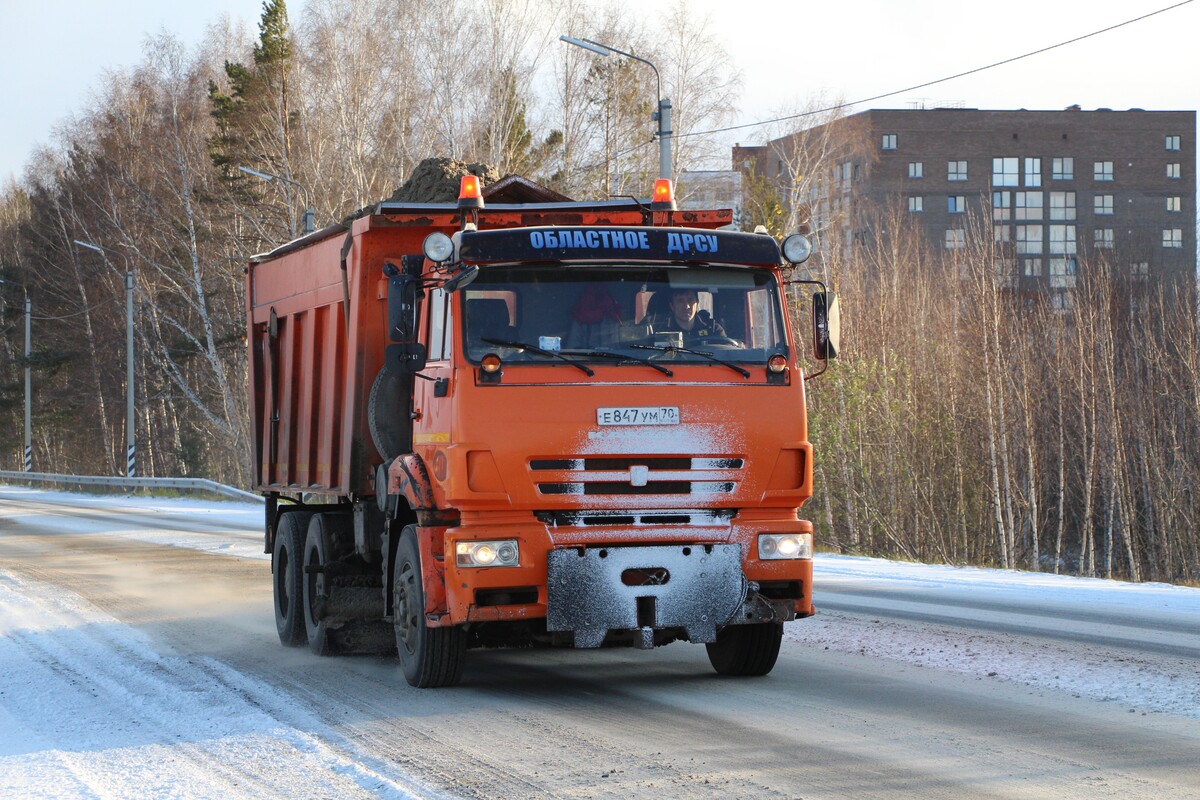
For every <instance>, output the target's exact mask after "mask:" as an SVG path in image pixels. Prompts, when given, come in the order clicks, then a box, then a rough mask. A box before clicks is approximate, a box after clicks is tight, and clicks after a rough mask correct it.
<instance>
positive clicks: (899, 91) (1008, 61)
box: [673, 0, 1192, 139]
mask: <svg viewBox="0 0 1200 800" xmlns="http://www.w3.org/2000/svg"><path fill="white" fill-rule="evenodd" d="M1191 2H1192V0H1183V2H1181V3H1176V4H1174V5H1171V6H1167V7H1166V8H1160V9H1158V10H1157V11H1151V12H1150V13H1149V14H1143V15H1142V16H1140V17H1134V18H1133V19H1128V20H1125V21H1124V22H1118V23H1117V24H1116V25H1110V26H1108V27H1107V28H1101V29H1100V30H1098V31H1092V32H1091V33H1085V34H1084V35H1082V36H1076V37H1075V38H1074V39H1067V40H1066V41H1064V42H1059V43H1058V44H1052V45H1050V46H1048V47H1043V48H1041V49H1039V50H1033V51H1032V52H1029V53H1025V54H1024V55H1019V56H1013V57H1012V58H1006V59H1004V60H1003V61H996V62H993V63H991V64H988V65H986V66H982V67H976V68H975V69H969V70H967V71H966V72H959V73H957V74H955V75H950V76H948V77H945V78H938V79H937V80H933V81H927V82H926V83H919V84H917V85H916V86H909V87H908V88H906V89H897V90H896V91H894V92H885V93H884V94H877V95H875V96H873V97H865V98H863V99H861V100H854V101H851V102H848V103H839V104H838V105H835V106H829V107H827V108H819V109H816V110H813V111H804V112H802V113H799V114H791V115H789V116H786V117H778V118H776V119H767V120H762V121H761V122H746V123H743V124H741V125H729V126H727V127H724V128H713V129H712V130H710V131H692V132H691V133H680V134H675V135H674V136H673V138H675V139H684V138H687V137H689V136H707V135H709V134H713V133H725V132H727V131H736V130H742V129H743V128H757V127H758V126H759V125H770V124H772V123H775V122H787V121H788V120H793V119H800V118H802V117H811V116H814V115H816V114H826V113H828V112H830V111H838V110H840V109H843V108H849V107H850V106H856V105H862V104H864V103H873V102H875V101H876V100H883V99H884V98H886V97H894V96H895V95H898V94H904V93H905V92H915V91H916V90H918V89H925V88H927V87H929V86H936V85H937V84H939V83H946V82H947V81H952V80H955V79H957V78H964V77H966V76H967V75H974V74H975V73H977V72H983V71H984V70H989V69H995V68H996V67H1002V66H1004V65H1005V64H1011V63H1013V62H1014V61H1020V60H1021V59H1025V58H1030V57H1031V56H1036V55H1040V54H1042V53H1047V52H1049V51H1051V50H1056V49H1058V48H1060V47H1066V46H1067V45H1069V44H1075V43H1076V42H1082V41H1083V40H1084V39H1090V38H1091V37H1093V36H1099V35H1100V34H1102V33H1108V32H1109V31H1115V30H1116V29H1117V28H1123V27H1125V26H1126V25H1132V24H1133V23H1135V22H1141V21H1142V20H1144V19H1149V18H1150V17H1153V16H1157V15H1158V14H1163V13H1166V12H1167V11H1174V10H1175V9H1177V8H1180V7H1181V6H1186V5H1188V4H1189V3H1191Z"/></svg>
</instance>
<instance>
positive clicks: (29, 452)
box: [24, 294, 33, 472]
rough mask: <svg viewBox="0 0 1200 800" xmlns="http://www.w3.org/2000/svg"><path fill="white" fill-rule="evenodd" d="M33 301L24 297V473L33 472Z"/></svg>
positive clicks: (27, 296)
mask: <svg viewBox="0 0 1200 800" xmlns="http://www.w3.org/2000/svg"><path fill="white" fill-rule="evenodd" d="M32 319H33V301H32V300H30V299H29V295H28V294H26V295H25V461H24V465H25V466H24V469H25V472H33V388H32V387H33V384H32V369H31V367H32V365H31V364H30V358H31V357H32V355H33V325H32V323H31V320H32Z"/></svg>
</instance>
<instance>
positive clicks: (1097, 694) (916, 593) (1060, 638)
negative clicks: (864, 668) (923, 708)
mask: <svg viewBox="0 0 1200 800" xmlns="http://www.w3.org/2000/svg"><path fill="white" fill-rule="evenodd" d="M814 573H815V575H816V577H815V582H816V605H817V608H818V614H817V616H816V617H813V618H811V619H806V620H799V621H797V622H794V623H790V624H789V625H788V626H787V630H786V640H787V641H790V642H794V643H796V644H798V645H803V646H806V647H812V648H823V649H827V650H833V651H838V652H845V653H857V654H860V655H863V656H867V657H870V658H885V659H892V660H895V661H901V662H905V663H909V664H915V665H918V666H922V667H929V668H933V669H940V670H946V671H951V672H959V673H965V674H970V675H976V676H978V677H979V678H980V679H983V680H1005V681H1011V682H1014V683H1020V684H1025V685H1028V686H1036V687H1039V688H1043V689H1053V690H1056V691H1062V692H1067V693H1070V694H1074V695H1076V696H1082V697H1089V698H1093V699H1097V700H1106V701H1112V702H1115V703H1118V704H1121V705H1124V706H1128V707H1129V709H1130V710H1131V711H1142V712H1145V711H1158V712H1168V713H1172V714H1178V715H1180V716H1184V717H1188V718H1191V719H1200V661H1198V660H1197V659H1196V658H1194V657H1191V658H1189V657H1186V656H1177V655H1173V654H1172V653H1171V645H1176V646H1178V647H1179V648H1181V649H1187V648H1193V649H1195V648H1198V647H1200V628H1198V627H1197V624H1198V621H1200V589H1194V588H1190V587H1184V586H1173V585H1169V584H1161V583H1158V584H1155V583H1141V584H1134V583H1124V582H1120V581H1111V580H1102V579H1098V578H1076V577H1070V576H1065V575H1049V574H1043V573H1029V572H1019V571H1015V570H998V569H979V568H973V567H951V566H942V565H927V564H910V563H902V562H895V561H886V560H883V559H877V558H861V557H852V556H835V555H818V556H817V558H816V561H815V564H814ZM852 587H853V588H852ZM863 588H867V590H868V591H869V592H871V593H874V594H875V596H874V597H872V595H871V594H864V595H855V594H854V590H856V589H857V590H862V589H863ZM843 592H844V594H843ZM823 599H827V600H828V601H829V602H830V603H831V604H837V605H840V606H842V608H840V609H839V610H834V611H829V610H824V611H822V610H821V604H822V600H823ZM847 606H849V607H851V609H852V610H847ZM873 607H874V608H873ZM893 609H898V610H901V611H904V612H907V617H905V618H896V617H892V616H890V615H889V612H890V611H891V610H893ZM921 614H927V615H928V616H929V617H931V618H932V621H922V620H921V619H920V618H919V617H920V615H921ZM946 620H961V621H962V624H954V622H950V623H949V624H947V623H946ZM979 622H987V623H989V624H992V625H994V626H995V629H988V628H986V627H973V623H975V624H977V623H979ZM1123 640H1126V642H1125V644H1124V646H1117V645H1116V644H1113V643H1111V642H1122V641H1123ZM1130 641H1132V642H1145V643H1146V644H1147V645H1150V646H1151V647H1147V648H1146V649H1145V650H1138V649H1137V648H1136V647H1131V646H1129V644H1128V642H1130ZM1155 648H1158V649H1157V650H1156V649H1155Z"/></svg>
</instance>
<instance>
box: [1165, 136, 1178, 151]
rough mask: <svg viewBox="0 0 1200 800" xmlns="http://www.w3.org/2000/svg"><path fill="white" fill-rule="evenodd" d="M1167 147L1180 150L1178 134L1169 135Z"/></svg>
mask: <svg viewBox="0 0 1200 800" xmlns="http://www.w3.org/2000/svg"><path fill="white" fill-rule="evenodd" d="M1167 149H1168V150H1178V149H1179V137H1178V136H1168V137H1167Z"/></svg>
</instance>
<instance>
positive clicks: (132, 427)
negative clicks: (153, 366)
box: [74, 239, 137, 478]
mask: <svg viewBox="0 0 1200 800" xmlns="http://www.w3.org/2000/svg"><path fill="white" fill-rule="evenodd" d="M74 242H75V244H77V245H79V246H80V247H84V248H87V249H88V250H95V251H96V252H97V253H99V254H100V255H101V256H103V255H104V253H105V251H108V248H107V247H101V246H100V245H98V244H92V243H91V242H81V241H80V240H78V239H75V240H74ZM121 258H122V259H124V261H125V356H126V357H125V477H127V478H136V477H137V440H136V437H135V431H136V424H135V423H136V422H137V417H136V415H135V410H134V396H135V390H134V383H133V357H134V356H133V268H132V267H131V266H130V265H129V259H128V258H125V254H124V253H122V254H121Z"/></svg>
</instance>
